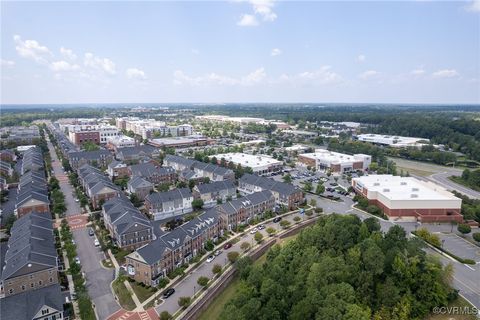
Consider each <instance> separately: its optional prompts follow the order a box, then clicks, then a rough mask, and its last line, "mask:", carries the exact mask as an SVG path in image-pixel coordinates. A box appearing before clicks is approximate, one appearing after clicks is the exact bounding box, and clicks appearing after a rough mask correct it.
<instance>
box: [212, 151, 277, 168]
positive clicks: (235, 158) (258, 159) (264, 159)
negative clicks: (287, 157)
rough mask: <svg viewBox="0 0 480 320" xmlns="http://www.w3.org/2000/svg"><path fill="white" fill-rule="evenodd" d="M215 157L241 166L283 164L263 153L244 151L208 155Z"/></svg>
mask: <svg viewBox="0 0 480 320" xmlns="http://www.w3.org/2000/svg"><path fill="white" fill-rule="evenodd" d="M212 157H216V158H217V159H218V160H220V159H222V158H224V159H225V160H226V161H228V162H233V163H235V164H240V165H241V166H246V167H251V168H256V167H267V166H271V165H283V162H282V161H279V160H277V159H274V158H272V157H269V156H265V155H252V154H246V153H236V152H235V153H223V154H217V155H214V156H210V158H212Z"/></svg>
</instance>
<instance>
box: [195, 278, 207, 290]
mask: <svg viewBox="0 0 480 320" xmlns="http://www.w3.org/2000/svg"><path fill="white" fill-rule="evenodd" d="M209 280H210V279H208V278H207V277H200V278H198V279H197V283H198V285H200V286H202V287H204V288H205V287H206V286H207V285H208V281H209Z"/></svg>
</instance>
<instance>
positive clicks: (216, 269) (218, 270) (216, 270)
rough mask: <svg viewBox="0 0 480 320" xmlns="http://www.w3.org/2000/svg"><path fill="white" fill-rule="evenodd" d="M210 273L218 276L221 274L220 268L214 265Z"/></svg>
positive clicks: (216, 264)
mask: <svg viewBox="0 0 480 320" xmlns="http://www.w3.org/2000/svg"><path fill="white" fill-rule="evenodd" d="M212 272H213V274H214V275H215V276H219V275H220V274H221V273H222V266H221V265H219V264H218V263H215V264H214V265H213V267H212Z"/></svg>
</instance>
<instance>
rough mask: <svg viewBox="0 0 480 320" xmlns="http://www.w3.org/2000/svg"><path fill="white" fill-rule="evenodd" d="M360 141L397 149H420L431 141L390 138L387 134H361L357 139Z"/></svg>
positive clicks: (399, 137)
mask: <svg viewBox="0 0 480 320" xmlns="http://www.w3.org/2000/svg"><path fill="white" fill-rule="evenodd" d="M355 138H356V139H357V140H358V141H364V142H370V143H373V144H379V145H384V146H389V147H395V148H406V147H415V148H420V147H422V146H423V145H426V144H429V143H430V140H429V139H425V138H415V137H401V136H390V135H385V134H373V133H368V134H359V135H357V136H356V137H355Z"/></svg>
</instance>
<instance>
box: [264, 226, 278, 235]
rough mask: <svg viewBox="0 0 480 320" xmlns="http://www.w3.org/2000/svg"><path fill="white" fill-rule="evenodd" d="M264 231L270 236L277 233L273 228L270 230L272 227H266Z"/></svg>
mask: <svg viewBox="0 0 480 320" xmlns="http://www.w3.org/2000/svg"><path fill="white" fill-rule="evenodd" d="M265 231H267V233H268V234H269V235H270V236H273V235H274V234H275V232H277V230H275V228H272V227H268V228H267V229H266V230H265Z"/></svg>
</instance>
